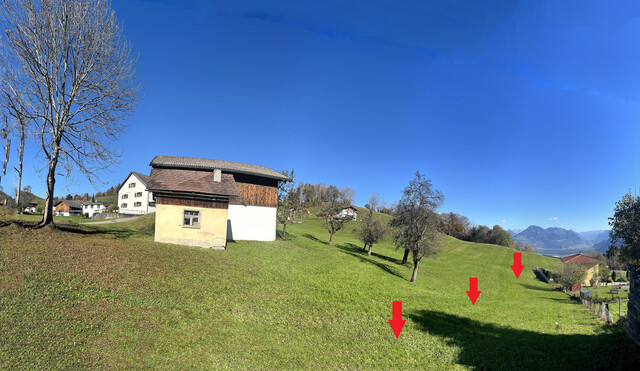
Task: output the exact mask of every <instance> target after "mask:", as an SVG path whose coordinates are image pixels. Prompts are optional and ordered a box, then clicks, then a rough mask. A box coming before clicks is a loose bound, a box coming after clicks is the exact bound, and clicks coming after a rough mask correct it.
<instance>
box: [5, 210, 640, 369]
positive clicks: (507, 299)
mask: <svg viewBox="0 0 640 371" xmlns="http://www.w3.org/2000/svg"><path fill="white" fill-rule="evenodd" d="M152 223H153V214H152V215H149V216H145V217H142V218H139V219H137V220H135V221H133V222H130V223H117V224H110V225H103V226H86V225H85V226H83V225H72V224H66V225H63V226H61V228H59V229H56V230H49V229H41V230H23V229H22V228H21V227H18V226H16V225H9V226H7V227H3V228H0V238H1V239H0V245H1V248H0V333H2V334H3V336H2V337H0V368H23V369H32V368H54V369H56V368H85V367H87V368H94V367H104V368H116V369H129V368H162V369H166V368H170V369H194V368H195V369H220V368H233V369H236V368H239V369H265V368H266V369H318V368H331V369H336V368H340V369H451V368H502V369H516V368H536V369H567V368H575V367H580V368H587V369H591V368H622V369H630V368H634V367H637V366H638V365H639V364H640V352H638V348H637V346H635V345H634V344H632V343H631V342H630V341H629V340H628V339H627V338H626V337H625V336H624V335H623V334H622V333H621V330H620V327H619V326H607V325H603V324H602V323H600V321H599V320H598V319H597V317H596V316H595V315H593V314H591V313H590V312H589V311H588V310H587V309H586V308H584V307H583V306H582V305H580V304H579V303H578V302H577V301H576V300H574V299H572V298H570V297H569V296H567V295H565V294H563V293H561V292H559V291H557V290H554V289H553V288H552V287H551V286H549V285H547V284H545V283H543V282H540V281H538V280H537V279H536V278H535V275H534V273H533V269H535V266H553V265H552V264H553V263H555V260H553V259H552V258H547V257H543V256H540V255H533V254H528V253H523V257H522V262H523V264H524V265H525V269H524V271H523V273H522V275H521V276H520V278H519V279H516V278H515V276H514V275H513V273H512V271H511V268H510V267H509V266H510V265H511V264H512V259H513V258H512V257H513V250H511V249H509V248H505V247H499V246H494V245H485V244H476V243H468V242H463V241H458V240H455V239H452V238H449V239H447V244H446V246H444V247H443V248H442V252H441V254H440V255H439V257H438V258H437V259H434V260H424V261H423V262H422V264H421V266H420V273H419V276H418V281H417V283H416V284H411V283H409V279H410V277H411V267H402V266H400V265H398V262H399V260H400V259H401V257H402V251H398V250H395V249H394V248H393V247H392V246H391V244H389V243H385V244H381V245H376V246H374V255H373V256H371V257H367V256H366V255H365V254H363V253H362V252H361V246H360V243H359V242H358V241H357V240H356V239H355V238H354V237H353V236H352V234H351V232H350V231H351V230H352V228H353V226H355V223H354V222H352V226H349V227H348V228H347V230H343V231H340V232H338V234H337V235H336V238H335V242H334V246H332V247H330V246H328V245H327V241H328V237H329V235H328V233H327V232H326V231H325V230H324V229H323V228H322V225H321V222H320V221H319V220H317V219H316V218H314V217H311V218H309V219H308V220H305V222H304V223H303V224H296V225H292V226H290V227H288V228H287V236H288V237H289V240H288V241H280V240H278V241H275V242H248V241H243V242H237V243H230V244H229V245H228V249H227V250H226V251H215V250H206V249H200V248H194V247H185V246H176V245H168V244H160V243H155V242H153V224H152ZM469 277H478V283H479V289H480V290H481V291H482V294H481V295H480V298H479V299H478V301H477V303H476V305H471V302H470V301H469V299H468V297H467V295H466V293H465V291H466V290H468V288H469V286H468V285H469ZM395 300H401V301H403V317H404V319H406V320H407V322H406V325H405V327H404V329H403V331H402V334H401V335H400V338H399V339H398V340H396V338H395V337H394V335H393V332H392V330H391V328H390V326H389V323H388V321H387V320H389V319H391V306H392V301H395ZM603 349H606V352H605V351H603Z"/></svg>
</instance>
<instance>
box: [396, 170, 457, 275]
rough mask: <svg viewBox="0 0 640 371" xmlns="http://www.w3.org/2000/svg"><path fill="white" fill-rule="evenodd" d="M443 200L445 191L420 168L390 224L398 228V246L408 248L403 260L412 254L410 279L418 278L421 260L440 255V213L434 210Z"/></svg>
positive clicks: (405, 260) (403, 261) (404, 192)
mask: <svg viewBox="0 0 640 371" xmlns="http://www.w3.org/2000/svg"><path fill="white" fill-rule="evenodd" d="M443 202H444V196H443V195H442V193H441V192H440V191H438V190H434V189H432V184H431V181H430V180H429V179H427V178H425V177H424V175H422V174H420V172H416V175H415V177H414V178H413V180H411V182H409V185H408V186H407V187H406V188H405V189H404V191H403V195H402V199H401V200H400V201H399V202H398V207H397V210H396V212H395V215H394V217H393V219H392V221H391V225H392V226H393V227H395V229H396V233H395V241H396V246H398V248H404V249H405V253H404V257H403V259H402V264H406V263H407V258H408V255H409V252H411V253H412V254H413V263H414V266H413V275H412V276H411V282H416V278H417V275H418V267H419V265H420V260H421V259H422V258H423V257H425V256H426V257H432V256H435V255H437V253H438V247H439V246H440V245H441V244H442V238H441V236H440V234H439V232H438V223H439V217H438V215H437V214H436V213H435V210H436V209H437V208H438V207H440V206H441V205H442V203H443Z"/></svg>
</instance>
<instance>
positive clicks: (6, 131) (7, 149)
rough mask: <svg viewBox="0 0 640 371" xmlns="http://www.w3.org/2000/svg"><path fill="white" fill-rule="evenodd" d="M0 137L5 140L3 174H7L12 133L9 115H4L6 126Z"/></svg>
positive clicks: (0, 177) (0, 131)
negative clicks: (8, 120)
mask: <svg viewBox="0 0 640 371" xmlns="http://www.w3.org/2000/svg"><path fill="white" fill-rule="evenodd" d="M0 139H2V140H4V141H5V145H4V161H3V162H2V175H1V176H0V179H2V177H3V176H5V175H7V164H8V163H9V153H10V151H11V134H10V131H9V123H8V122H7V116H4V127H3V128H2V130H0Z"/></svg>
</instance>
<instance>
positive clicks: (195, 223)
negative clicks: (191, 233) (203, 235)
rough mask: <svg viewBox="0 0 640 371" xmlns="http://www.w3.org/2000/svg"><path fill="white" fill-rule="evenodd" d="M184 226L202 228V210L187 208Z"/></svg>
mask: <svg viewBox="0 0 640 371" xmlns="http://www.w3.org/2000/svg"><path fill="white" fill-rule="evenodd" d="M182 226H183V227H189V228H200V212H199V211H193V210H185V211H184V218H183V223H182Z"/></svg>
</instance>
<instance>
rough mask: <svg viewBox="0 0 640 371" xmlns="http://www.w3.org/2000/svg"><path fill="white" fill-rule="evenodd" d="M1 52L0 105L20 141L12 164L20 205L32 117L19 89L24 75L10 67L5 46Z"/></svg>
mask: <svg viewBox="0 0 640 371" xmlns="http://www.w3.org/2000/svg"><path fill="white" fill-rule="evenodd" d="M1 53H2V57H0V59H1V60H3V61H4V62H5V64H4V65H3V66H2V67H0V71H1V74H2V77H1V78H0V82H2V83H1V84H0V105H2V106H3V108H4V109H5V110H6V111H7V113H8V114H9V115H10V116H12V117H13V118H14V119H15V121H16V124H15V125H14V126H15V127H16V129H17V130H16V131H17V134H18V140H19V143H20V146H19V147H18V166H17V167H15V166H14V170H15V171H16V173H17V174H18V188H17V190H18V191H17V193H16V204H18V205H21V204H22V202H21V198H22V197H21V193H22V192H21V189H22V188H21V187H22V170H23V160H24V146H25V141H26V139H27V134H28V125H29V123H30V122H31V120H32V118H31V117H29V116H28V114H29V111H30V110H29V107H30V105H31V103H30V101H29V96H28V94H27V93H26V92H24V91H22V90H20V89H21V85H20V77H24V75H22V74H21V71H20V69H19V68H11V67H12V66H15V65H16V64H17V63H16V61H15V58H12V55H11V54H9V53H7V52H6V49H5V48H3V49H2V52H1ZM5 120H6V118H5ZM5 124H6V123H5ZM11 132H13V131H11ZM8 149H9V142H7V150H8ZM8 159H9V153H8V152H7V153H6V157H5V160H8ZM18 213H22V209H20V208H18Z"/></svg>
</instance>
